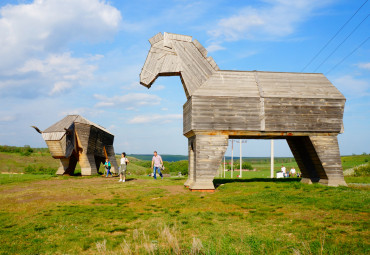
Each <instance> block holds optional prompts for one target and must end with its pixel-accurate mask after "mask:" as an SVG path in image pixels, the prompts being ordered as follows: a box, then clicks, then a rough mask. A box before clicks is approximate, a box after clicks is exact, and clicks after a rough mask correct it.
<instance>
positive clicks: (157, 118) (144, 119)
mask: <svg viewBox="0 0 370 255" xmlns="http://www.w3.org/2000/svg"><path fill="white" fill-rule="evenodd" d="M178 119H182V114H165V115H160V114H151V115H138V116H136V117H134V118H133V119H131V120H129V121H128V123H130V124H145V123H152V122H156V123H158V122H162V123H168V122H171V121H173V120H178Z"/></svg>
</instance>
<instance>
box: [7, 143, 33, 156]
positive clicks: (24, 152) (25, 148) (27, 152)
mask: <svg viewBox="0 0 370 255" xmlns="http://www.w3.org/2000/svg"><path fill="white" fill-rule="evenodd" d="M0 152H7V153H20V154H21V155H22V156H29V155H31V154H32V153H33V152H34V149H32V148H31V147H30V146H29V145H25V146H23V147H16V146H7V145H0Z"/></svg>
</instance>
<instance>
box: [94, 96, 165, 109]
mask: <svg viewBox="0 0 370 255" xmlns="http://www.w3.org/2000/svg"><path fill="white" fill-rule="evenodd" d="M94 97H95V98H96V99H98V100H99V101H100V102H98V103H97V104H96V105H95V106H96V107H113V106H123V107H125V109H126V110H135V109H136V108H137V107H140V106H148V105H157V104H159V103H160V102H161V100H162V99H161V98H160V97H159V96H157V95H151V94H144V93H129V94H125V95H122V96H112V97H108V96H104V95H98V94H95V95H94Z"/></svg>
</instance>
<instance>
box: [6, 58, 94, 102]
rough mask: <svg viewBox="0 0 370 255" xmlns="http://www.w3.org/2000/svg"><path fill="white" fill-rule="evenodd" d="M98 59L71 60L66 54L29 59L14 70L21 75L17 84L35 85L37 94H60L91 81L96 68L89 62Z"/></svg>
mask: <svg viewBox="0 0 370 255" xmlns="http://www.w3.org/2000/svg"><path fill="white" fill-rule="evenodd" d="M100 58H101V55H98V56H92V57H88V58H73V57H71V54H70V53H69V52H68V53H64V54H50V55H49V56H47V58H45V59H36V58H35V59H29V60H28V61H26V62H25V63H24V65H23V66H21V67H20V68H18V70H16V71H17V75H23V78H18V81H17V82H18V83H19V82H22V83H23V84H27V82H30V83H33V84H37V85H38V86H34V90H35V92H37V93H38V94H48V95H55V94H60V93H62V92H65V91H68V90H69V89H71V88H72V87H73V86H75V85H81V84H83V83H86V82H87V81H88V80H90V79H92V78H93V73H94V71H95V70H96V69H97V66H96V65H95V64H93V63H91V62H90V60H91V61H95V60H97V59H100ZM0 84H1V81H0ZM3 86H5V85H3ZM8 87H9V86H8Z"/></svg>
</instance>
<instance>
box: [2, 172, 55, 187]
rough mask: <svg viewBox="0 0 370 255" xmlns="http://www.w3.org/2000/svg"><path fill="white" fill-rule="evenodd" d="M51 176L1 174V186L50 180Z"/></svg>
mask: <svg viewBox="0 0 370 255" xmlns="http://www.w3.org/2000/svg"><path fill="white" fill-rule="evenodd" d="M50 178H51V176H50V175H34V174H0V184H1V185H2V184H10V183H20V182H28V181H38V180H46V179H50Z"/></svg>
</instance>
